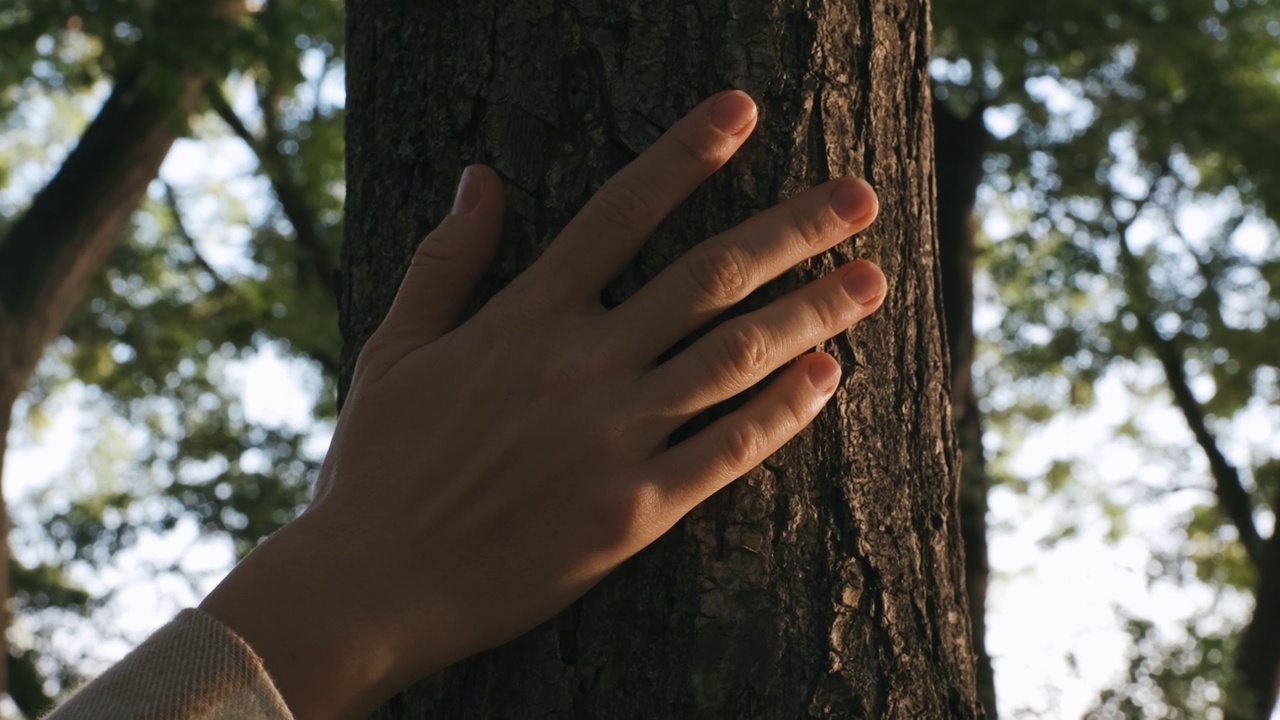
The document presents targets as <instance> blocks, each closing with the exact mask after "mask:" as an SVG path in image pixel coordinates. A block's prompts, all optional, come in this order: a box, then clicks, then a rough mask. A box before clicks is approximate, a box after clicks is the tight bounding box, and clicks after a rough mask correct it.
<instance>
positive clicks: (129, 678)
mask: <svg viewBox="0 0 1280 720" xmlns="http://www.w3.org/2000/svg"><path fill="white" fill-rule="evenodd" d="M292 717H293V716H292V715H291V714H290V713H289V709H288V708H287V707H286V706H285V704H284V700H283V699H281V697H280V693H279V692H277V691H276V688H275V685H273V684H272V682H271V677H270V676H269V675H267V671H266V669H265V668H264V667H263V666H262V661H261V660H260V659H258V656H257V655H255V654H254V652H253V650H252V649H250V647H249V645H248V644H247V643H245V641H243V640H241V639H240V637H239V636H238V635H236V634H235V633H233V632H231V630H229V629H228V628H227V627H226V626H225V625H223V624H222V623H220V622H218V621H217V620H215V619H214V618H213V617H212V616H210V615H208V614H207V613H204V612H202V611H200V610H183V611H182V612H181V613H178V616H177V617H176V618H174V619H173V620H172V621H171V622H170V623H169V624H168V625H165V626H164V627H162V628H160V629H159V630H157V631H156V632H155V634H153V635H152V636H151V637H149V638H147V641H146V642H144V643H142V644H141V645H139V646H138V648H137V649H135V650H134V651H133V652H131V653H129V654H128V655H126V656H125V658H124V659H123V660H121V661H120V662H118V663H116V664H115V665H113V666H112V667H111V668H109V669H108V670H107V671H106V672H105V673H103V674H102V675H101V676H100V677H99V678H98V679H97V680H94V681H93V682H90V683H88V684H86V685H85V686H84V687H82V688H80V689H79V690H77V691H76V692H75V694H73V695H72V696H71V697H70V698H68V699H67V701H66V702H64V703H63V704H62V705H60V706H59V707H58V708H57V709H55V710H54V711H53V713H51V714H50V715H48V716H47V719H46V720H80V719H81V718H84V719H85V720H88V719H90V718H92V719H93V720H116V719H119V720H126V719H127V720H197V719H199V720H203V719H205V718H208V720H213V719H214V718H244V720H292Z"/></svg>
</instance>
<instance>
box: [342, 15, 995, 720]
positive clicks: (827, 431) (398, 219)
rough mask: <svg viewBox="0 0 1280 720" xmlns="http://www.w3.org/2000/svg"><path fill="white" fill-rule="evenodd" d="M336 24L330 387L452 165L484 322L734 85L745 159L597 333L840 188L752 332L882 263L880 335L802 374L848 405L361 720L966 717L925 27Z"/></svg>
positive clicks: (627, 20)
mask: <svg viewBox="0 0 1280 720" xmlns="http://www.w3.org/2000/svg"><path fill="white" fill-rule="evenodd" d="M347 17H348V20H349V26H348V45H347V58H348V64H347V78H348V96H347V97H348V115H347V142H348V178H349V179H348V193H349V194H348V202H347V227H346V231H347V237H346V243H345V245H344V248H343V256H342V270H341V275H342V296H341V299H340V309H341V317H342V319H341V326H342V332H343V336H344V339H345V341H346V343H345V344H346V347H345V349H344V357H343V368H344V373H343V375H344V377H343V379H342V387H343V388H345V387H346V382H347V381H349V378H350V371H351V368H352V367H353V365H354V362H355V357H356V355H357V353H358V352H359V349H360V346H361V345H362V344H363V342H364V341H365V340H366V339H367V338H368V336H369V334H370V333H371V332H372V331H373V329H374V328H375V327H376V325H377V323H378V322H379V320H380V319H381V318H382V317H383V315H384V314H385V312H386V310H387V308H388V307H389V305H390V302H391V299H392V297H393V295H394V293H395V291H396V287H397V284H398V279H399V278H400V277H401V276H402V275H403V272H404V270H405V268H406V267H407V264H408V261H409V257H410V254H411V253H412V251H413V248H414V246H415V245H416V243H417V241H418V240H419V239H420V238H421V237H422V236H423V234H424V233H425V232H426V231H427V230H428V229H429V228H431V227H432V226H433V225H434V223H435V222H436V221H438V220H439V219H440V218H441V217H442V216H443V215H444V214H445V213H446V212H447V210H448V207H449V203H450V200H451V199H452V196H453V192H454V186H455V183H456V181H457V179H458V176H459V174H460V173H461V170H462V168H463V167H464V166H465V165H466V164H468V163H471V162H483V163H487V164H489V165H492V166H493V167H494V168H496V169H497V170H498V172H499V173H500V174H501V175H502V176H503V177H504V178H505V181H506V185H507V191H508V207H509V209H508V214H507V226H506V229H505V231H504V237H503V245H502V248H501V249H500V251H499V254H498V258H497V260H496V261H495V264H494V268H493V270H492V273H491V274H490V276H489V277H488V278H487V279H486V281H485V282H484V283H483V287H482V288H481V293H480V295H481V297H482V298H483V297H488V296H490V295H492V294H493V293H494V292H495V291H496V290H497V289H499V288H500V287H501V286H503V285H504V284H505V283H507V282H508V281H510V280H511V279H512V278H513V277H514V276H515V275H516V274H517V273H519V272H520V271H521V269H523V268H524V267H526V266H528V265H529V263H530V262H532V261H533V260H534V259H535V258H536V257H537V255H538V254H539V253H540V252H541V251H542V250H543V249H544V248H545V247H546V245H547V244H548V242H549V241H550V240H551V238H553V237H554V236H555V234H556V232H557V231H558V230H559V229H560V228H561V227H563V226H564V225H565V223H566V222H567V221H568V220H569V218H571V217H572V215H573V213H574V212H575V211H576V210H577V209H578V208H579V207H580V206H581V205H582V203H583V202H584V201H585V200H586V198H587V197H588V196H589V194H590V193H591V192H592V191H593V190H594V189H595V188H597V187H598V186H599V185H600V184H601V183H602V182H603V181H604V180H605V179H606V178H607V177H608V176H609V175H610V174H611V173H613V172H614V171H616V170H617V169H619V168H620V167H621V166H623V165H624V164H625V163H627V162H628V161H629V160H631V159H632V158H634V157H635V155H636V154H637V153H638V152H640V151H641V150H642V149H644V148H645V147H646V146H648V145H649V144H650V143H651V142H652V141H653V140H654V139H655V138H656V137H657V136H658V134H659V133H660V132H661V131H662V130H663V129H665V128H666V127H667V126H669V125H670V124H671V123H673V122H674V121H675V120H676V119H677V118H678V117H680V115H681V114H682V113H683V112H685V111H687V110H688V109H689V108H691V107H692V106H693V105H694V104H695V103H697V102H698V101H699V100H700V99H701V98H703V97H705V96H707V95H710V94H711V93H712V92H714V91H716V90H720V89H722V88H725V87H730V86H732V87H739V88H742V89H743V90H746V91H747V92H749V93H750V94H751V95H752V96H753V97H754V98H755V99H756V100H757V102H758V103H759V106H760V121H759V125H758V127H757V129H756V131H755V135H754V137H753V139H752V140H751V141H749V142H748V143H747V145H746V147H745V148H743V149H742V150H741V151H740V152H739V153H738V155H739V157H738V158H737V159H736V160H735V161H733V162H731V163H730V164H729V166H728V167H727V168H725V169H724V170H723V171H722V172H721V173H719V174H718V175H717V177H716V178H714V179H712V180H711V181H709V182H708V183H707V184H706V185H705V186H704V187H703V188H701V189H700V190H699V191H698V192H697V193H696V194H695V195H694V196H693V198H692V199H691V200H690V201H689V202H687V203H686V204H685V206H684V207H683V208H682V209H681V210H679V211H678V212H676V213H675V214H674V215H673V216H672V218H671V219H670V221H669V222H668V223H666V224H665V225H664V226H663V228H661V229H660V231H659V232H658V233H657V234H656V235H655V237H654V238H653V240H652V241H651V242H650V243H649V246H648V247H647V248H646V249H645V250H644V251H643V252H642V253H641V254H640V255H639V257H638V258H637V259H636V261H635V262H634V263H633V264H632V265H631V267H630V268H629V269H628V270H627V271H626V272H625V273H624V274H623V276H622V277H620V278H619V279H618V280H617V281H616V282H615V283H614V284H613V285H612V286H611V287H610V288H609V289H608V290H607V291H606V293H605V297H604V298H603V300H604V302H605V304H606V305H613V304H616V303H617V302H620V301H621V300H622V299H624V298H625V297H627V296H628V295H630V294H631V293H632V292H634V291H635V290H636V288H638V287H640V285H641V284H643V283H644V282H645V281H646V280H647V279H648V278H650V277H652V276H653V275H654V274H656V272H657V271H658V270H660V269H661V268H662V267H664V266H665V265H666V264H668V263H669V262H671V261H672V260H673V259H674V258H675V257H677V256H678V255H679V254H680V253H682V252H684V251H686V250H687V249H689V247H691V246H692V245H693V244H694V243H696V242H697V241H699V240H701V239H704V238H706V237H708V236H710V235H711V234H712V233H714V232H716V231H718V230H723V229H725V228H727V227H729V226H731V225H732V224H734V223H736V222H738V221H740V220H742V219H743V218H745V217H747V216H748V215H750V214H751V213H753V212H757V211H759V210H762V209H764V208H766V207H768V206H770V205H772V204H774V203H776V202H777V201H778V200H779V199H781V198H783V197H786V196H789V195H791V194H794V193H795V192H797V191H799V190H800V189H802V188H804V187H807V186H810V185H813V184H815V183H818V182H820V181H822V180H825V179H827V178H829V177H832V176H836V175H843V174H846V173H852V174H857V175H862V176H864V177H866V178H867V179H868V180H869V181H870V182H871V183H872V185H874V186H875V187H876V188H877V190H878V192H879V194H880V198H881V213H880V220H879V221H878V222H877V223H876V225H875V226H874V227H873V228H872V229H871V230H870V231H868V232H866V233H864V234H862V235H861V236H859V237H858V238H857V239H856V240H855V242H854V243H846V244H842V245H841V246H840V247H838V248H836V249H835V250H832V251H831V252H829V253H827V254H825V255H823V256H820V257H818V258H815V259H814V260H813V261H810V262H808V263H804V264H802V265H801V266H799V267H798V268H796V269H794V270H792V271H791V272H789V273H787V274H785V275H784V276H783V277H781V278H780V279H779V280H777V281H775V282H773V283H771V284H770V285H768V286H767V287H766V288H764V289H762V290H761V291H760V292H758V293H756V295H754V296H753V298H751V299H750V300H749V301H748V302H747V303H745V304H746V305H747V306H749V307H758V306H760V305H761V304H762V303H764V302H766V301H767V300H769V299H771V298H774V297H777V296H778V295H780V294H781V293H783V292H786V291H788V290H791V289H794V288H797V287H799V286H800V285H802V284H803V283H804V282H806V281H807V280H810V279H812V278H814V277H817V276H818V275H820V274H822V273H825V272H827V271H830V270H832V269H833V268H835V267H836V266H837V265H838V264H840V263H842V262H845V261H848V260H850V259H852V258H854V257H866V258H870V259H873V260H875V261H876V262H878V263H879V264H880V265H881V267H883V269H884V271H885V275H886V276H887V277H888V279H889V285H890V289H889V295H888V299H887V300H886V302H885V304H884V307H883V308H882V309H881V310H880V312H878V313H877V314H876V315H874V316H873V317H872V318H871V319H869V320H867V321H865V322H864V323H862V325H860V326H859V327H858V328H857V329H856V330H855V331H853V332H850V333H847V334H845V335H842V336H840V337H837V338H836V339H834V340H833V341H831V342H829V343H826V344H825V345H824V349H826V350H827V351H828V352H831V353H832V354H833V355H835V357H836V358H837V359H839V360H840V362H841V363H842V365H843V366H844V367H845V369H846V376H845V380H844V381H843V384H842V387H841V388H840V390H839V391H838V392H837V394H836V397H835V399H834V400H833V401H832V402H831V404H830V406H829V407H828V408H827V409H826V410H825V411H824V412H823V413H822V415H821V416H820V417H819V418H818V419H817V421H815V423H814V424H813V426H812V427H811V428H810V429H809V430H807V431H805V432H804V433H802V434H801V435H800V436H799V437H798V438H797V439H796V440H794V441H793V442H792V443H790V444H789V445H788V446H787V447H785V448H783V449H782V450H781V451H779V452H778V453H777V454H775V455H774V456H773V457H772V458H770V460H769V461H768V462H766V463H764V464H763V465H762V466H761V467H759V468H757V469H756V470H754V471H752V472H751V473H749V474H748V475H747V476H746V477H744V478H743V479H741V480H739V481H738V482H737V483H735V484H733V485H731V486H730V487H729V488H726V489H725V490H724V491H722V492H720V493H719V494H717V495H716V496H715V497H713V498H712V499H710V500H709V501H708V502H706V503H704V504H703V506H701V507H700V508H698V509H697V510H695V511H694V512H693V513H691V514H690V515H689V517H688V518H686V519H685V520H684V521H683V522H682V523H680V524H679V525H677V526H676V527H675V528H674V529H673V530H672V531H671V532H670V533H668V534H667V535H666V536H665V537H664V538H662V539H661V540H659V541H658V542H657V543H655V544H654V546H653V547H651V548H649V549H648V550H646V551H644V552H643V553H641V554H640V555H639V556H637V557H636V558H635V559H633V560H631V561H630V562H628V563H626V564H625V565H624V566H623V567H621V568H620V569H619V570H617V571H616V572H615V573H613V575H611V576H610V577H609V578H607V579H606V580H605V581H604V582H602V583H600V585H598V586H597V587H596V588H595V589H593V590H592V591H591V592H590V593H588V594H587V596H586V597H584V598H583V599H582V600H580V601H578V602H577V603H575V604H574V605H573V606H571V607H570V608H569V609H567V610H566V611H565V612H563V613H562V614H561V615H559V616H558V617H556V618H554V619H553V620H551V621H549V622H547V623H546V624H544V625H543V626H541V627H539V628H537V629H535V630H533V631H531V632H529V633H528V634H526V635H525V636H524V637H522V638H519V639H518V640H516V641H514V642H512V643H510V644H508V645H506V646H504V647H501V648H498V649H496V650H494V651H491V652H488V653H485V654H483V655H481V656H478V657H475V658H472V659H471V660H468V661H465V662H463V663H460V664H458V665H457V666H454V667H453V668H450V669H448V670H446V671H444V672H441V673H439V674H437V675H436V676H433V677H431V678H429V679H427V680H425V681H424V682H422V683H421V684H419V685H418V686H416V687H415V688H413V689H412V690H410V691H409V692H407V693H405V694H404V695H401V696H400V697H398V698H396V699H395V700H393V701H392V702H391V703H389V704H388V705H387V706H386V707H385V708H384V709H383V710H382V711H380V716H381V717H386V718H400V717H403V718H410V717H412V718H420V717H440V718H455V717H487V718H528V717H557V718H569V717H582V718H668V717H742V718H756V717H758V718H785V717H842V718H854V717H870V718H882V717H904V718H916V717H930V718H934V717H937V718H941V717H946V718H975V717H980V716H981V714H982V711H981V708H980V706H979V704H978V702H977V699H976V696H975V691H974V671H973V654H972V650H971V647H970V643H969V638H970V628H969V616H968V611H967V607H966V598H965V590H964V562H963V558H962V552H961V544H960V542H961V541H960V528H959V524H958V522H957V516H956V502H957V479H958V475H959V462H958V455H957V452H956V448H955V438H954V435H953V432H952V425H951V407H950V400H949V397H948V392H947V390H948V388H947V385H948V376H947V367H946V356H945V354H946V350H945V348H944V346H943V330H942V327H941V318H942V315H941V303H940V298H939V292H938V284H939V266H938V247H937V243H936V241H935V237H934V207H933V176H932V173H933V158H932V151H933V138H932V135H931V129H932V126H931V122H930V100H929V84H928V72H927V64H928V60H929V55H928V49H929V45H928V8H927V5H926V3H925V2H923V1H922V0H877V1H876V2H870V3H860V4H852V3H837V2H830V1H827V0H811V1H810V2H804V3H801V2H794V1H791V0H705V1H704V2H698V3H640V4H632V5H625V6H617V7H613V6H610V7H604V6H601V5H599V4H597V3H595V2H590V1H587V0H572V1H570V0H565V1H563V2H557V3H500V2H496V0H488V1H487V2H486V1H484V0H469V1H468V2H452V3H449V2H440V3H430V4H410V3H389V2H375V1H374V0H352V2H351V3H350V6H349V12H348V14H347ZM424 400H425V401H428V402H429V399H424ZM704 420H706V419H705V418H704ZM693 425H698V426H699V427H700V426H701V423H697V422H695V423H694V424H693ZM696 429H697V428H695V427H689V428H687V431H689V432H692V431H693V430H696ZM679 439H680V438H679V437H676V438H673V441H678V440H679ZM512 601H513V602H519V598H512Z"/></svg>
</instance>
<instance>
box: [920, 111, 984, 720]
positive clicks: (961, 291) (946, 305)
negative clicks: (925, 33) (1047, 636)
mask: <svg viewBox="0 0 1280 720" xmlns="http://www.w3.org/2000/svg"><path fill="white" fill-rule="evenodd" d="M982 111H983V108H982V107H981V106H979V107H975V108H973V109H971V110H970V113H969V115H968V116H967V117H963V118H962V117H960V116H959V115H957V114H956V113H955V112H954V111H952V110H951V109H950V108H948V107H947V106H946V104H945V103H941V102H938V101H934V104H933V133H934V162H935V164H936V166H937V177H938V247H939V250H940V259H941V265H942V307H943V310H944V311H945V315H946V327H947V346H948V348H949V349H950V353H949V354H950V357H951V402H952V405H951V412H952V416H953V417H954V418H955V423H956V434H957V436H958V440H959V445H960V456H961V458H962V459H963V463H962V466H961V467H962V469H961V472H960V535H961V537H962V538H963V539H964V566H965V572H964V574H965V588H966V590H967V591H968V595H969V619H970V624H971V625H972V627H973V651H974V655H975V656H976V658H977V677H978V699H979V700H981V701H982V706H983V708H984V709H985V710H986V713H987V717H988V718H995V717H996V684H995V674H994V672H993V671H992V668H991V656H990V655H989V654H987V640H986V634H987V621H986V613H987V584H988V582H989V576H990V574H991V569H990V566H989V565H988V561H987V492H988V490H989V489H990V485H991V483H990V479H989V478H988V476H987V462H986V455H985V452H984V449H983V447H982V430H983V426H982V411H981V410H980V409H979V407H978V395H977V393H976V392H975V391H974V389H973V358H974V341H975V338H974V333H973V303H974V296H973V268H974V261H975V260H976V250H975V245H974V233H975V231H976V228H975V226H974V217H973V206H974V203H975V201H976V200H977V194H978V185H979V184H981V182H982V176H983V171H982V159H983V157H984V156H985V155H986V145H987V129H986V125H984V124H983V120H982Z"/></svg>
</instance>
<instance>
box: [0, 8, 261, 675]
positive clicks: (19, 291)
mask: <svg viewBox="0 0 1280 720" xmlns="http://www.w3.org/2000/svg"><path fill="white" fill-rule="evenodd" d="M243 11H244V4H243V0H205V1H204V2H202V3H184V4H181V5H179V6H175V7H166V8H164V9H163V10H162V12H164V13H166V15H165V17H162V18H157V20H156V26H157V28H159V29H162V30H165V31H172V32H171V33H169V34H166V35H165V36H164V37H162V38H151V39H150V43H149V47H150V48H151V49H152V50H153V51H154V54H153V55H151V56H150V57H148V56H146V55H142V56H141V57H142V58H143V60H142V62H140V63H139V64H138V66H137V67H135V68H134V69H133V70H131V71H128V72H125V73H122V74H121V76H120V77H119V78H117V80H116V84H115V87H114V88H113V89H112V92H111V95H110V96H109V97H108V98H107V101H106V103H105V104H103V106H102V109H101V110H100V111H99V112H98V115H97V116H96V117H95V118H94V120H93V122H92V123H90V125H89V127H88V129H86V130H85V132H84V135H82V136H81V138H80V141H79V143H78V144H77V145H76V148H75V149H74V150H73V151H72V152H71V154H70V155H69V156H68V157H67V159H66V160H65V161H64V162H63V163H62V166H61V167H60V168H59V169H58V172H57V174H56V175H54V177H53V179H52V180H50V181H49V184H48V185H46V186H45V187H44V188H43V189H42V190H41V191H40V192H39V193H38V194H37V195H36V197H35V198H34V199H33V200H32V203H31V206H30V207H29V208H28V209H27V210H26V211H25V212H24V213H23V214H22V216H21V217H19V218H18V220H17V221H16V222H15V223H14V224H13V226H12V227H11V228H10V229H9V232H8V233H7V234H6V235H4V236H3V238H0V417H3V418H4V421H3V422H2V423H0V430H4V431H7V429H8V425H9V422H10V417H11V415H12V412H13V404H14V402H15V401H16V400H17V398H18V395H19V393H21V392H22V389H23V388H24V387H25V386H26V384H27V381H28V380H29V379H30V377H31V374H32V373H33V372H34V371H35V368H36V364H37V363H38V362H39V360H40V358H41V356H42V355H43V354H44V349H45V346H46V345H48V344H49V342H50V341H51V340H53V338H55V337H56V336H57V334H58V333H59V332H60V331H61V330H62V326H63V324H64V323H65V322H66V320H67V317H68V316H69V315H70V314H71V312H72V310H74V309H75V307H76V305H77V304H78V303H79V302H80V300H81V298H82V297H83V295H84V292H85V289H86V287H87V286H88V282H89V280H90V278H92V277H93V275H94V274H95V273H97V272H98V271H99V270H100V269H101V268H102V265H103V263H104V262H106V259H107V257H108V256H109V255H110V254H111V251H112V250H113V249H114V248H115V245H116V243H117V242H118V240H119V238H120V236H121V235H122V234H123V233H124V231H125V228H126V227H127V226H128V223H129V219H130V218H131V217H132V215H133V212H134V211H135V210H136V209H137V207H138V204H139V203H140V202H141V200H142V196H143V193H145V192H146V189H147V186H148V185H149V184H150V183H151V181H152V180H153V179H155V177H156V175H157V174H158V173H159V170H160V164H161V162H163V161H164V157H165V155H166V154H168V152H169V147H170V146H171V145H172V144H173V141H174V140H175V139H177V137H178V136H179V134H180V133H181V132H183V130H184V128H185V123H186V118H187V116H188V115H189V114H190V113H191V112H192V111H193V110H194V109H195V104H196V100H197V98H198V97H199V96H200V94H201V87H202V86H203V84H204V82H205V78H206V73H207V71H208V70H209V67H210V64H211V61H210V59H209V58H210V57H219V56H222V55H225V53H221V52H220V50H221V47H222V45H223V44H224V43H225V42H226V40H227V39H228V38H229V37H230V34H231V32H230V31H231V28H232V27H233V23H234V21H235V20H236V19H237V18H239V16H240V15H241V14H242V13H243ZM3 449H4V443H3V442H0V458H3ZM2 497H3V496H0V498H2ZM0 518H3V520H4V523H5V524H4V525H3V526H0V557H6V558H7V557H8V555H9V552H8V529H7V519H8V512H7V509H6V508H5V507H4V504H3V499H0ZM8 597H9V578H8V563H7V562H5V563H0V600H3V599H7V598H8ZM0 620H2V621H3V622H5V625H4V627H7V621H8V618H7V616H6V617H3V618H0ZM0 657H6V658H7V657H8V653H7V652H6V651H5V647H4V641H3V627H0ZM4 678H5V674H4V673H0V692H3V690H4V687H3V680H4Z"/></svg>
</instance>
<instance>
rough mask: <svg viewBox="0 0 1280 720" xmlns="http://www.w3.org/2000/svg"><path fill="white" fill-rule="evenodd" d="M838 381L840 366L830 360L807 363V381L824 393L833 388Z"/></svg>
mask: <svg viewBox="0 0 1280 720" xmlns="http://www.w3.org/2000/svg"><path fill="white" fill-rule="evenodd" d="M839 381H840V366H839V365H838V364H836V363H830V362H811V363H809V382H811V383H813V386H814V387H815V388H817V389H818V390H821V391H822V392H824V393H828V392H831V391H832V390H834V389H835V387H836V383H837V382H839Z"/></svg>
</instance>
